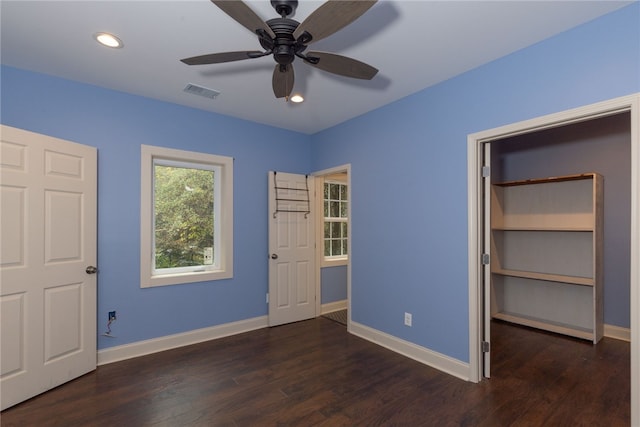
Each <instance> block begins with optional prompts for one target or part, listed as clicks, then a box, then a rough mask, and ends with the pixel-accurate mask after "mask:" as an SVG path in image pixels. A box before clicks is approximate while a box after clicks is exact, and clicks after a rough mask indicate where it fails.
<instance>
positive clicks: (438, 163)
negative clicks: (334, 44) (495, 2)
mask: <svg viewBox="0 0 640 427" xmlns="http://www.w3.org/2000/svg"><path fill="white" fill-rule="evenodd" d="M639 18H640V5H639V4H638V3H635V4H633V5H631V6H629V7H626V8H624V9H621V10H619V11H616V12H614V13H612V14H610V15H607V16H605V17H603V18H600V19H598V20H595V21H593V22H591V23H588V24H585V25H583V26H580V27H578V28H576V29H574V30H571V31H568V32H566V33H563V34H561V35H559V36H557V37H554V38H552V39H549V40H547V41H544V42H542V43H539V44H537V45H534V46H532V47H530V48H527V49H523V50H521V51H519V52H516V53H514V54H512V55H509V56H507V57H504V58H502V59H499V60H497V61H494V62H492V63H490V64H487V65H485V66H482V67H480V68H477V69H475V70H472V71H470V72H468V73H465V74H463V75H460V76H458V77H456V78H453V79H451V80H448V81H446V82H443V83H441V84H439V85H436V86H434V87H431V88H428V89H426V90H424V91H421V92H419V93H417V94H414V95H412V96H409V97H407V98H404V99H402V100H400V101H398V102H395V103H393V104H391V105H388V106H385V107H383V108H380V109H378V110H375V111H373V112H371V113H368V114H366V115H364V116H361V117H358V118H356V119H353V120H350V121H349V122H346V123H344V124H342V125H339V126H336V127H334V128H332V129H329V130H326V131H324V132H321V133H318V134H316V135H313V136H307V135H302V134H298V133H294V132H288V131H284V130H279V129H275V128H271V127H268V126H263V125H259V124H254V123H249V122H246V121H241V120H237V119H232V118H228V117H223V116H220V115H215V114H211V113H205V112H202V111H197V110H193V109H188V108H184V107H180V106H177V105H171V104H166V103H161V102H157V101H153V100H149V99H145V98H140V97H136V96H132V95H126V94H122V93H118V92H113V91H108V90H104V89H101V88H98V87H93V86H88V85H84V84H79V83H74V82H70V81H66V80H61V79H57V78H52V77H48V76H44V75H40V74H34V73H30V72H26V71H22V70H16V69H13V68H9V67H3V68H2V76H1V78H2V110H1V111H2V123H3V124H6V125H9V126H15V127H19V128H24V129H28V130H31V131H34V132H39V133H43V134H47V135H52V136H55V137H60V138H63V139H68V140H71V141H76V142H79V143H82V144H87V145H92V146H95V147H98V149H99V200H98V202H99V231H98V239H99V245H98V250H99V255H98V262H99V267H100V270H101V274H100V280H99V293H98V322H99V324H100V325H101V326H103V325H104V323H105V322H104V320H105V319H106V318H107V311H109V310H118V315H119V317H118V321H117V324H115V325H114V334H115V335H117V338H114V339H107V338H103V337H101V338H100V342H99V347H100V348H105V347H110V346H114V345H121V344H126V343H130V342H135V341H139V340H144V339H150V338H154V337H159V336H163V335H169V334H173V333H178V332H183V331H188V330H191V329H196V328H202V327H207V326H212V325H217V324H222V323H226V322H232V321H235V320H240V319H247V318H252V317H256V316H262V315H266V313H267V306H266V304H265V293H266V292H267V287H268V285H267V283H268V281H267V270H268V265H267V259H266V256H265V254H266V253H267V252H268V251H267V214H266V209H267V191H266V189H267V178H266V176H267V171H268V170H272V169H275V170H283V171H288V172H298V173H307V172H310V171H314V170H323V169H327V168H330V167H334V166H337V165H343V164H347V163H350V164H351V180H352V205H351V214H352V227H351V231H352V248H351V249H352V250H351V256H352V301H351V303H352V308H353V313H352V316H353V319H354V320H355V321H357V322H359V323H362V324H364V325H367V326H369V327H372V328H376V329H378V330H380V331H383V332H386V333H389V334H392V335H395V336H397V337H399V338H402V339H406V340H408V341H411V342H414V343H416V344H418V345H421V346H424V347H426V348H429V349H432V350H435V351H438V352H441V353H443V354H446V355H448V356H451V357H454V358H457V359H459V360H462V361H468V360H469V349H468V341H469V330H468V329H469V328H468V324H469V320H468V295H467V292H468V283H467V282H468V271H467V158H466V155H467V153H466V138H467V134H469V133H473V132H477V131H480V130H484V129H488V128H493V127H496V126H500V125H504V124H507V123H512V122H516V121H519V120H523V119H528V118H532V117H536V116H540V115H543V114H547V113H552V112H556V111H560V110H565V109H567V108H572V107H577V106H581V105H585V104H590V103H593V102H597V101H602V100H605V99H609V98H613V97H617V96H621V95H628V94H631V93H635V92H638V91H640V26H639V25H638V22H639ZM140 144H150V145H159V146H165V147H176V148H181V149H187V150H196V151H204V152H210V153H214V154H220V155H226V156H233V157H234V158H235V171H234V172H235V174H234V175H235V192H234V193H235V194H234V196H235V205H234V208H235V215H234V222H235V224H234V225H235V247H234V250H235V254H234V261H235V266H234V272H235V276H234V278H233V279H231V280H226V281H218V282H211V283H208V282H204V283H198V284H190V285H181V286H168V287H160V288H154V289H140V287H139V267H138V264H139V237H138V236H139V204H140V201H139V195H140V194H139V193H140V189H139V187H140V171H139V164H140ZM405 311H408V312H411V313H413V327H412V328H407V327H405V326H403V313H404V312H405ZM107 340H108V341H107Z"/></svg>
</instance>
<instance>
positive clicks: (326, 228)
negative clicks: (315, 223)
mask: <svg viewBox="0 0 640 427" xmlns="http://www.w3.org/2000/svg"><path fill="white" fill-rule="evenodd" d="M329 237H331V223H330V222H325V223H324V238H325V239H327V238H329Z"/></svg>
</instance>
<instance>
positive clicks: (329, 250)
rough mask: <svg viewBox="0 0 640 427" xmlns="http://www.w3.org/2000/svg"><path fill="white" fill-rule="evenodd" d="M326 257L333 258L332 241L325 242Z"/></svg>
mask: <svg viewBox="0 0 640 427" xmlns="http://www.w3.org/2000/svg"><path fill="white" fill-rule="evenodd" d="M324 256H331V240H325V241H324Z"/></svg>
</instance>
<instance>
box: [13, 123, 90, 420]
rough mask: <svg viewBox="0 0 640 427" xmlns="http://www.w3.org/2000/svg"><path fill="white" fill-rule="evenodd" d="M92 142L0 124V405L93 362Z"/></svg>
mask: <svg viewBox="0 0 640 427" xmlns="http://www.w3.org/2000/svg"><path fill="white" fill-rule="evenodd" d="M96 169H97V150H96V149H95V148H93V147H88V146H84V145H80V144H76V143H72V142H68V141H63V140H59V139H56V138H51V137H47V136H44V135H39V134H35V133H31V132H27V131H23V130H20V129H15V128H11V127H7V126H2V138H1V141H0V174H1V175H0V179H1V182H2V185H1V186H0V188H1V191H0V208H1V218H2V223H1V227H2V228H1V229H0V234H1V240H2V252H1V253H0V276H1V277H0V279H1V282H0V313H1V316H2V319H1V320H2V325H1V331H0V332H1V338H0V340H1V342H0V348H1V357H2V359H0V406H1V408H2V409H5V408H7V407H10V406H13V405H15V404H17V403H19V402H21V401H23V400H26V399H28V398H30V397H33V396H35V395H37V394H39V393H42V392H44V391H46V390H48V389H50V388H53V387H56V386H58V385H60V384H62V383H64V382H66V381H69V380H71V379H73V378H76V377H78V376H80V375H83V374H85V373H87V372H89V371H91V370H93V369H95V367H96V282H97V280H96V275H95V274H87V273H86V272H85V270H86V268H87V266H90V265H94V266H95V264H96V234H97V211H96V209H97V202H96V201H97V196H96V191H97V173H96V172H97V171H96Z"/></svg>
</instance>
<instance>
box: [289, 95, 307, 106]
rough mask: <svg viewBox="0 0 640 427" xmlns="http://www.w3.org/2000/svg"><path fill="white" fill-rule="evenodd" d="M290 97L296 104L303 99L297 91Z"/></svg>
mask: <svg viewBox="0 0 640 427" xmlns="http://www.w3.org/2000/svg"><path fill="white" fill-rule="evenodd" d="M290 99H291V102H295V103H296V104H299V103H301V102H302V101H304V98H303V97H302V95H300V94H299V93H296V94H295V95H293V96H292V97H291V98H290Z"/></svg>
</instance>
